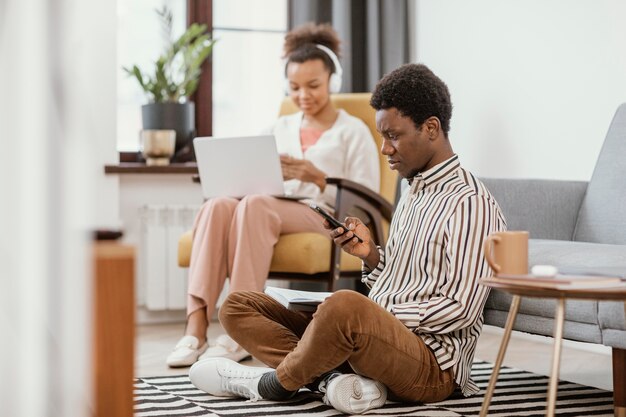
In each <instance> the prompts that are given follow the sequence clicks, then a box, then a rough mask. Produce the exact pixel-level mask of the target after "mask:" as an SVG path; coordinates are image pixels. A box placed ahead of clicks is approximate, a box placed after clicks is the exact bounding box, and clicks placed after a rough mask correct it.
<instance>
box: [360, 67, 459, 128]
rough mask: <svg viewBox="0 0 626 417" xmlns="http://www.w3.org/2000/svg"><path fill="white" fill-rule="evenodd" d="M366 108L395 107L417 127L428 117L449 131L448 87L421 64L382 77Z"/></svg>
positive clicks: (450, 107)
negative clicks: (434, 118) (433, 118)
mask: <svg viewBox="0 0 626 417" xmlns="http://www.w3.org/2000/svg"><path fill="white" fill-rule="evenodd" d="M370 105H371V106H372V107H373V108H374V109H375V110H383V109H389V108H392V107H395V108H396V109H397V110H398V111H399V112H400V114H402V115H403V116H405V117H409V118H410V119H411V120H413V123H414V124H415V127H416V128H418V129H419V127H420V126H421V125H422V123H424V122H425V121H426V119H428V118H429V117H431V116H435V117H437V118H438V119H439V122H440V123H441V129H442V130H443V133H444V135H445V136H446V137H448V131H449V130H450V118H451V117H452V102H451V100H450V91H449V90H448V86H447V85H446V84H445V83H444V82H443V81H442V80H441V79H440V78H439V77H437V76H436V75H435V74H434V73H433V72H432V71H431V70H430V69H429V68H428V67H427V66H426V65H424V64H405V65H402V66H401V67H399V68H397V69H395V70H393V71H392V72H390V73H389V74H387V75H385V76H384V77H383V78H382V79H381V80H380V81H378V83H377V84H376V87H375V88H374V92H373V93H372V99H371V100H370Z"/></svg>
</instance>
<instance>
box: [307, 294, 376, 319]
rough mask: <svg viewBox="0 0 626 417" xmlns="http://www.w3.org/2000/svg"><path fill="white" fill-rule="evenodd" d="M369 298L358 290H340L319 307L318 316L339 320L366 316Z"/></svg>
mask: <svg viewBox="0 0 626 417" xmlns="http://www.w3.org/2000/svg"><path fill="white" fill-rule="evenodd" d="M370 304H371V303H370V301H369V299H368V298H367V297H366V296H364V295H363V294H360V293H358V292H356V291H350V290H339V291H337V292H335V293H334V294H333V295H331V296H330V297H328V298H327V299H326V300H325V301H324V302H323V303H322V304H321V305H320V306H319V308H318V311H317V313H316V316H318V315H324V316H328V317H329V318H332V319H333V320H336V321H338V322H346V321H350V320H352V319H354V318H360V317H363V316H364V314H363V313H364V312H365V311H366V310H368V309H369V307H370Z"/></svg>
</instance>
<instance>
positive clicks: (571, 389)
mask: <svg viewBox="0 0 626 417" xmlns="http://www.w3.org/2000/svg"><path fill="white" fill-rule="evenodd" d="M492 368H493V365H492V364H490V363H487V362H475V363H474V366H473V368H472V377H473V378H474V380H475V381H476V382H477V383H478V386H479V387H480V388H481V393H480V394H478V395H476V396H474V397H471V398H464V397H462V396H460V395H455V396H453V397H452V398H450V399H448V400H446V401H442V402H439V403H435V404H428V405H420V404H405V403H402V404H401V403H392V402H387V404H386V405H385V406H384V407H383V408H380V409H378V410H372V411H370V412H369V413H367V415H368V416H429V417H444V416H445V417H448V416H477V415H478V414H479V412H480V406H481V402H482V398H483V395H484V389H485V388H486V386H487V383H488V382H489V376H490V375H491V370H492ZM547 386H548V378H547V377H545V376H541V375H536V374H533V373H530V372H526V371H521V370H518V369H514V368H506V367H505V368H502V370H501V371H500V377H499V378H498V385H497V387H496V392H495V395H494V398H493V401H492V402H491V407H490V409H489V411H490V412H489V415H490V416H543V415H545V409H546V392H547ZM310 415H314V416H338V415H342V414H341V413H339V412H337V411H336V410H335V409H333V408H332V407H329V406H327V405H325V404H324V403H323V402H322V401H321V396H320V395H319V394H313V393H311V392H309V391H306V390H303V391H301V392H300V393H299V394H298V395H297V396H296V397H294V398H293V399H291V400H290V401H283V402H274V401H257V402H249V401H244V400H242V399H229V398H217V397H212V396H210V395H208V394H205V393H203V392H201V391H199V390H197V389H195V388H194V386H193V385H192V384H191V382H189V378H188V377H187V376H186V375H179V376H168V377H151V378H138V379H137V380H136V381H135V416H136V417H153V416H235V417H243V416H310ZM557 415H558V416H612V415H613V395H612V393H611V392H610V391H603V390H600V389H597V388H591V387H585V386H582V385H577V384H573V383H570V382H566V381H561V382H560V383H559V393H558V402H557Z"/></svg>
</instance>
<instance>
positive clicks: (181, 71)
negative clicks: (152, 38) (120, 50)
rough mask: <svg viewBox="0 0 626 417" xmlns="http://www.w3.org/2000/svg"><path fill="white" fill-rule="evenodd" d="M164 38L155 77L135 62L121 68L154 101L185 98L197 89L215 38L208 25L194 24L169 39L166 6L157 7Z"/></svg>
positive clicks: (170, 14) (171, 18) (171, 20)
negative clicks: (133, 64) (145, 72)
mask: <svg viewBox="0 0 626 417" xmlns="http://www.w3.org/2000/svg"><path fill="white" fill-rule="evenodd" d="M156 13H157V15H158V16H159V19H160V20H161V26H162V30H163V34H164V38H165V39H166V44H167V46H166V48H165V51H164V52H163V54H162V55H161V56H159V57H158V58H157V60H156V61H155V63H154V76H153V77H150V76H149V75H147V74H144V73H143V72H142V71H141V70H140V69H139V68H138V67H137V66H136V65H135V66H133V67H132V68H131V69H129V68H127V67H122V69H123V70H124V71H125V72H126V74H127V75H128V76H129V77H134V78H135V79H137V82H138V83H139V85H140V86H141V88H142V89H143V90H144V92H145V93H146V95H147V96H148V98H150V99H153V100H154V101H155V102H157V103H158V102H165V101H175V102H178V101H180V100H181V99H183V98H188V97H189V96H190V95H191V94H193V93H194V92H195V91H196V89H197V88H198V83H199V79H200V75H201V73H202V70H201V67H202V64H203V63H204V62H205V61H206V60H207V59H208V57H209V56H210V55H211V52H212V50H213V45H214V44H215V42H216V40H215V39H211V36H210V34H209V33H208V32H207V26H206V25H203V24H198V23H193V24H191V25H190V26H189V27H188V28H187V30H186V31H185V32H184V33H183V34H182V35H181V36H180V37H179V38H178V39H176V40H172V39H171V32H172V22H173V14H172V12H171V11H170V10H169V9H168V8H167V7H165V6H163V7H162V8H161V9H157V10H156Z"/></svg>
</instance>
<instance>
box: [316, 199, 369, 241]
mask: <svg viewBox="0 0 626 417" xmlns="http://www.w3.org/2000/svg"><path fill="white" fill-rule="evenodd" d="M309 207H310V208H311V210H314V211H316V212H317V213H318V214H319V215H320V216H322V217H323V218H325V219H326V220H328V223H330V225H331V226H332V227H333V229H336V228H338V227H341V228H343V230H345V231H344V233H346V232H347V231H348V228H347V227H346V226H345V225H344V224H343V223H341V222H340V221H339V220H337V219H335V218H334V217H333V216H331V215H330V214H328V212H327V211H326V210H324V209H323V208H321V207H319V206H318V205H317V204H315V203H311V204H309ZM353 233H354V232H353ZM354 237H356V238H357V239H358V240H359V242H361V243H363V239H361V238H360V237H358V236H357V235H356V233H354Z"/></svg>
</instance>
